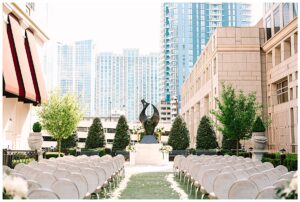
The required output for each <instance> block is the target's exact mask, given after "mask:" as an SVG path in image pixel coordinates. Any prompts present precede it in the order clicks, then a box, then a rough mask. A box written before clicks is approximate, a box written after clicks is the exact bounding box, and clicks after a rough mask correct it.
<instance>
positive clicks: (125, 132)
mask: <svg viewBox="0 0 300 202" xmlns="http://www.w3.org/2000/svg"><path fill="white" fill-rule="evenodd" d="M129 141H130V136H129V127H128V125H127V121H126V118H125V116H120V118H119V120H118V124H117V127H116V134H115V139H114V142H113V147H112V150H113V151H117V150H124V149H125V148H126V146H127V145H128V144H129Z"/></svg>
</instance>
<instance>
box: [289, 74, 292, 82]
mask: <svg viewBox="0 0 300 202" xmlns="http://www.w3.org/2000/svg"><path fill="white" fill-rule="evenodd" d="M292 76H293V75H292V74H290V75H289V82H292V80H293V77H292Z"/></svg>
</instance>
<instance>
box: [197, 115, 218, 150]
mask: <svg viewBox="0 0 300 202" xmlns="http://www.w3.org/2000/svg"><path fill="white" fill-rule="evenodd" d="M217 146H218V143H217V141H216V133H215V131H214V129H213V126H212V124H211V122H210V119H209V118H208V117H207V116H203V117H202V119H201V121H200V124H199V127H198V130H197V142H196V148H197V149H215V148H217Z"/></svg>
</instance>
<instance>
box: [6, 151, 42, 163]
mask: <svg viewBox="0 0 300 202" xmlns="http://www.w3.org/2000/svg"><path fill="white" fill-rule="evenodd" d="M32 160H36V161H38V153H37V151H32V150H10V149H3V165H7V166H8V167H10V168H14V167H15V165H17V164H18V163H29V162H30V161H32Z"/></svg>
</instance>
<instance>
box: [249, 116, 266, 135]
mask: <svg viewBox="0 0 300 202" xmlns="http://www.w3.org/2000/svg"><path fill="white" fill-rule="evenodd" d="M265 131H266V128H265V126H264V123H263V121H262V120H261V118H260V117H259V116H258V117H257V118H256V120H255V122H254V124H253V127H252V132H265Z"/></svg>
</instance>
